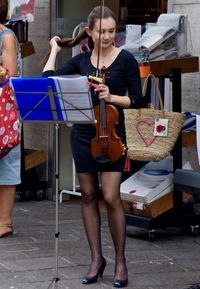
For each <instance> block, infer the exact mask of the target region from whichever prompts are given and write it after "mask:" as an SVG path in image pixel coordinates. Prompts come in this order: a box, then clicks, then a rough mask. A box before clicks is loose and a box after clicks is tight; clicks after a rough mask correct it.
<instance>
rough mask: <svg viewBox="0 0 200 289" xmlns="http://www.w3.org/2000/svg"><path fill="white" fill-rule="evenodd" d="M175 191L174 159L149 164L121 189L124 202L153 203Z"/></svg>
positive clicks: (122, 185)
mask: <svg viewBox="0 0 200 289" xmlns="http://www.w3.org/2000/svg"><path fill="white" fill-rule="evenodd" d="M171 191H173V158H172V157H171V156H170V157H168V158H166V159H163V160H161V161H156V162H154V161H152V162H149V163H147V164H146V165H145V166H144V167H142V168H141V169H140V170H139V171H137V172H136V173H135V174H133V175H132V176H130V177H129V178H128V179H127V180H125V181H124V182H123V183H122V184H121V187H120V194H121V198H122V199H123V200H128V201H132V200H134V201H137V202H141V203H151V202H153V201H155V200H156V199H159V198H160V197H162V196H164V195H166V194H167V193H169V192H171Z"/></svg>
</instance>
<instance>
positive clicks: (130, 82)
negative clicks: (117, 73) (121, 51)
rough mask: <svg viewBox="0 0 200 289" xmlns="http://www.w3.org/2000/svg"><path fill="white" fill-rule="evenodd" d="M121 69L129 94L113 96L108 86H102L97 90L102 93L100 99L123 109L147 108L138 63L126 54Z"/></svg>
mask: <svg viewBox="0 0 200 289" xmlns="http://www.w3.org/2000/svg"><path fill="white" fill-rule="evenodd" d="M121 69H122V70H123V73H124V77H125V79H126V85H127V87H126V88H127V91H128V94H127V95H123V96H120V95H115V94H111V93H110V91H109V88H108V86H105V85H102V86H100V87H99V88H98V89H97V90H98V91H100V94H99V99H105V101H106V102H108V103H110V104H114V105H117V106H120V107H122V108H130V107H132V108H133V107H134V108H139V107H145V106H146V104H145V101H144V97H143V96H142V90H141V80H140V73H139V67H138V63H137V61H136V60H135V58H134V57H133V56H132V55H131V54H129V53H127V52H126V55H124V62H122V67H121Z"/></svg>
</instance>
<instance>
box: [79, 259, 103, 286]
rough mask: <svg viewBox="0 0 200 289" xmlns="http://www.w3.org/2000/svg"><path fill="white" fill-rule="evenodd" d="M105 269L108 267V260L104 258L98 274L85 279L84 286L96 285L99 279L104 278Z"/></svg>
mask: <svg viewBox="0 0 200 289" xmlns="http://www.w3.org/2000/svg"><path fill="white" fill-rule="evenodd" d="M105 267H106V260H105V258H103V261H102V263H101V266H100V267H99V270H98V272H97V274H96V275H95V276H92V277H84V278H83V279H82V284H85V285H88V284H93V283H96V282H97V281H98V278H99V277H100V278H102V277H103V272H104V270H105Z"/></svg>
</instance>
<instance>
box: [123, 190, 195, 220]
mask: <svg viewBox="0 0 200 289" xmlns="http://www.w3.org/2000/svg"><path fill="white" fill-rule="evenodd" d="M191 198H192V194H189V193H185V192H183V201H185V202H187V201H188V200H189V199H191ZM122 203H123V206H124V210H125V213H126V214H131V215H139V216H145V217H151V218H155V217H157V216H159V215H161V214H162V213H164V212H166V211H168V210H170V209H172V208H173V205H174V202H173V192H169V193H168V194H166V195H164V196H162V197H160V198H159V199H156V200H155V201H154V202H152V203H150V204H148V203H140V202H136V201H134V200H132V201H130V200H122Z"/></svg>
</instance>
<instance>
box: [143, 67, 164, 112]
mask: <svg viewBox="0 0 200 289" xmlns="http://www.w3.org/2000/svg"><path fill="white" fill-rule="evenodd" d="M149 78H151V79H152V80H153V81H154V83H155V87H156V96H157V97H158V99H159V103H160V109H161V111H162V112H164V105H163V100H162V96H161V93H160V88H159V85H158V81H157V79H156V77H155V75H154V74H153V73H152V72H150V73H149V74H148V76H147V77H146V78H145V80H144V83H143V87H142V94H143V95H144V94H145V91H146V89H147V84H148V80H149Z"/></svg>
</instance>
